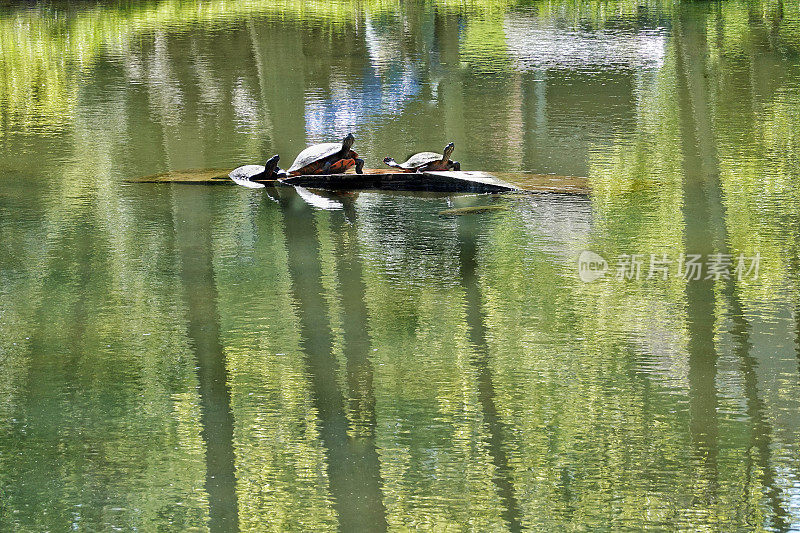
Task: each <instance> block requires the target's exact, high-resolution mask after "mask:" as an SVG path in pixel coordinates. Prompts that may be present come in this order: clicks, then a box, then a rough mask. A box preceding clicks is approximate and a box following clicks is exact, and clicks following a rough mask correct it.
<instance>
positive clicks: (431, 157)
mask: <svg viewBox="0 0 800 533" xmlns="http://www.w3.org/2000/svg"><path fill="white" fill-rule="evenodd" d="M455 148H456V145H455V144H453V143H448V145H447V146H445V147H444V153H443V154H437V153H436V152H420V153H418V154H414V155H412V156H411V157H409V158H408V161H406V162H405V163H398V162H397V161H395V160H394V159H393V158H391V157H385V158H384V159H383V162H384V163H386V164H387V165H389V166H390V167H394V168H399V169H400V170H402V171H403V172H425V171H427V170H461V164H460V163H459V162H458V161H451V160H450V154H452V153H453V150H455Z"/></svg>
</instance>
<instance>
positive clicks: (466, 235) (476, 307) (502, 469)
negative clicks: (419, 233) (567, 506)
mask: <svg viewBox="0 0 800 533" xmlns="http://www.w3.org/2000/svg"><path fill="white" fill-rule="evenodd" d="M482 220H483V219H482V217H476V216H466V217H459V219H458V240H459V260H460V263H461V278H462V280H463V285H464V292H465V297H466V314H467V324H468V329H469V340H470V345H471V346H472V348H473V350H474V352H473V356H472V358H471V359H470V363H471V364H472V366H473V367H474V368H475V371H476V372H477V379H478V398H479V400H480V404H481V410H482V412H483V420H484V423H485V426H486V430H487V432H488V434H489V436H488V438H489V442H488V444H489V447H488V449H489V454H490V455H491V457H492V463H493V464H494V466H495V468H496V470H495V474H494V477H493V482H494V484H495V487H496V488H497V492H498V495H499V496H500V499H501V501H502V502H503V512H502V516H503V520H505V522H506V524H507V525H508V527H509V529H510V530H511V531H521V530H522V525H521V523H520V516H521V512H520V507H519V502H518V501H517V498H516V496H515V494H514V485H513V480H512V475H511V469H510V467H509V464H508V456H507V455H506V452H505V450H504V448H503V434H504V431H505V427H504V424H503V422H502V421H501V420H500V416H499V415H498V413H497V406H496V405H495V391H494V382H493V380H492V370H491V368H490V367H489V347H488V345H487V341H486V328H485V326H484V318H485V317H484V316H483V313H482V311H481V289H480V286H479V285H478V272H477V270H478V268H477V243H476V239H475V236H476V234H477V233H478V232H479V230H480V227H479V224H480V222H481V221H482Z"/></svg>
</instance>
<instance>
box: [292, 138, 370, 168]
mask: <svg viewBox="0 0 800 533" xmlns="http://www.w3.org/2000/svg"><path fill="white" fill-rule="evenodd" d="M355 140H356V138H355V137H353V134H352V133H348V134H347V136H346V137H345V138H344V139H342V142H341V143H322V144H314V145H312V146H309V147H308V148H306V149H305V150H303V151H302V152H300V153H299V154H298V155H297V158H296V159H295V160H294V163H292V166H291V167H289V170H288V172H289V175H290V176H299V175H302V174H338V173H342V172H344V171H345V170H347V169H348V168H350V167H352V166H355V167H356V173H357V174H363V173H364V170H363V169H364V160H363V159H359V158H358V154H357V153H355V152H354V151H352V150H351V149H350V147H351V146H353V143H354V142H355Z"/></svg>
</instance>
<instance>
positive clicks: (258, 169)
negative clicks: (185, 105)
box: [228, 155, 286, 181]
mask: <svg viewBox="0 0 800 533" xmlns="http://www.w3.org/2000/svg"><path fill="white" fill-rule="evenodd" d="M278 160H280V156H278V155H273V156H272V157H270V158H269V160H268V161H267V162H266V163H264V166H263V167H262V166H261V165H244V166H241V167H239V168H235V169H234V170H233V171H232V172H231V173H230V174H228V175H229V176H230V177H231V179H232V180H234V181H236V180H250V181H255V180H263V181H266V180H276V179H278V178H285V177H286V171H285V170H282V169H280V168H278Z"/></svg>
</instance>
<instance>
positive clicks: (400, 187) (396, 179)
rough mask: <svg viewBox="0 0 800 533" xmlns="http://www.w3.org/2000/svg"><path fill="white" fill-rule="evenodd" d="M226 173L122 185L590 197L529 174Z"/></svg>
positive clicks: (583, 183)
mask: <svg viewBox="0 0 800 533" xmlns="http://www.w3.org/2000/svg"><path fill="white" fill-rule="evenodd" d="M229 173H230V169H216V168H215V169H189V170H173V171H170V172H164V173H161V174H154V175H152V176H145V177H141V178H132V179H126V180H124V181H125V182H127V183H161V184H167V183H185V184H196V185H231V184H233V183H235V184H237V185H241V186H242V187H249V188H256V189H261V188H263V187H264V186H280V185H297V186H302V187H310V188H318V189H327V190H332V191H343V190H365V189H373V190H390V191H440V192H466V193H470V192H472V193H475V192H506V191H516V192H532V193H555V194H570V195H573V194H574V195H588V194H589V192H590V188H589V180H588V179H587V178H581V177H575V176H558V175H554V174H531V173H529V172H498V173H493V174H488V173H486V172H474V171H473V172H467V171H461V172H456V171H443V172H423V173H403V172H399V171H396V170H394V169H364V174H355V173H354V172H352V171H349V172H347V173H346V174H329V175H307V176H294V177H291V178H287V179H285V180H283V181H282V182H278V181H274V180H269V181H260V180H246V179H232V178H230V177H229V176H228V174H229Z"/></svg>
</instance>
